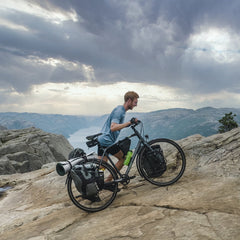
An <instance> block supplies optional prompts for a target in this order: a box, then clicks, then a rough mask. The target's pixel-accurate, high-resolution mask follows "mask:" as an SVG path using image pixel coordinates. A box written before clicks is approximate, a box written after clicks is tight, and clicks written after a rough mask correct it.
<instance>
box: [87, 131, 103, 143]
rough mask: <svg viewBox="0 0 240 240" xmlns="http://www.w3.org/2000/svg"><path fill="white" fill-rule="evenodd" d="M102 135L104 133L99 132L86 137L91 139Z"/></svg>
mask: <svg viewBox="0 0 240 240" xmlns="http://www.w3.org/2000/svg"><path fill="white" fill-rule="evenodd" d="M100 135H102V133H97V134H94V135H90V136H87V137H86V139H87V140H90V141H91V140H93V139H95V138H96V137H98V136H100Z"/></svg>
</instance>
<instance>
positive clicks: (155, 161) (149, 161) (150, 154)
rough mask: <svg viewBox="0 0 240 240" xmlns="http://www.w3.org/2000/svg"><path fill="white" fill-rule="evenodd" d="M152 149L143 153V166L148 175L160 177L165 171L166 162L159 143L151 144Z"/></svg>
mask: <svg viewBox="0 0 240 240" xmlns="http://www.w3.org/2000/svg"><path fill="white" fill-rule="evenodd" d="M151 148H152V149H153V151H151V150H146V151H145V152H144V153H143V168H144V170H145V172H146V174H147V176H148V177H152V178H155V177H160V176H161V175H162V174H163V173H164V172H165V171H166V162H165V159H164V156H163V151H162V149H161V147H160V146H159V145H154V146H151Z"/></svg>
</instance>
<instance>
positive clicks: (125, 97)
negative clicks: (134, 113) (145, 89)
mask: <svg viewBox="0 0 240 240" xmlns="http://www.w3.org/2000/svg"><path fill="white" fill-rule="evenodd" d="M129 98H130V99H131V100H132V101H133V99H134V98H139V96H138V94H137V93H136V92H133V91H129V92H126V93H125V95H124V101H125V102H127V101H128V99H129Z"/></svg>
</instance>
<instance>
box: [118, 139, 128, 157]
mask: <svg viewBox="0 0 240 240" xmlns="http://www.w3.org/2000/svg"><path fill="white" fill-rule="evenodd" d="M130 145H131V139H130V138H128V137H126V138H124V139H123V140H120V141H119V142H118V146H119V148H120V149H121V150H122V152H123V154H124V156H125V155H126V154H127V152H128V150H129V149H130Z"/></svg>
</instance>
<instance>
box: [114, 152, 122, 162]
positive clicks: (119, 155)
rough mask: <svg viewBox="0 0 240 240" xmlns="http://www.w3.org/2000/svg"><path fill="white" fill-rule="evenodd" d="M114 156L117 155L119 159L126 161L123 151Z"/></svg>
mask: <svg viewBox="0 0 240 240" xmlns="http://www.w3.org/2000/svg"><path fill="white" fill-rule="evenodd" d="M114 156H115V157H116V158H117V159H118V160H119V161H124V154H123V152H122V151H119V152H117V153H116V154H115V155H114Z"/></svg>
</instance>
